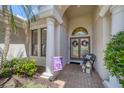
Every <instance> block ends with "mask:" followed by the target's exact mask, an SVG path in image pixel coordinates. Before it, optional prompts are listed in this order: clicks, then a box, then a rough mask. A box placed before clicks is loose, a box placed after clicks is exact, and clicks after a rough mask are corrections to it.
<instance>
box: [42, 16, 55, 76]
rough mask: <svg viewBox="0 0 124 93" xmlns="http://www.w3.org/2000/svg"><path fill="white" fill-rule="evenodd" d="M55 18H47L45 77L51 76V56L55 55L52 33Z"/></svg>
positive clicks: (53, 31)
mask: <svg viewBox="0 0 124 93" xmlns="http://www.w3.org/2000/svg"><path fill="white" fill-rule="evenodd" d="M54 26H55V20H54V19H53V18H47V46H46V72H45V73H44V75H45V76H46V77H50V76H52V72H53V71H52V58H53V56H54V55H55V50H54V41H55V40H54V33H55V27H54Z"/></svg>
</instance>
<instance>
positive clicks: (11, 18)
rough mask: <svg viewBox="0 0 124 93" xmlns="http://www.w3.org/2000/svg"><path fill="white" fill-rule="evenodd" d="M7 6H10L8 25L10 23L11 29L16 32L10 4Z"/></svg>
mask: <svg viewBox="0 0 124 93" xmlns="http://www.w3.org/2000/svg"><path fill="white" fill-rule="evenodd" d="M9 8H10V25H11V28H12V30H13V31H14V32H15V33H16V32H17V25H16V22H15V18H14V15H13V10H12V6H9Z"/></svg>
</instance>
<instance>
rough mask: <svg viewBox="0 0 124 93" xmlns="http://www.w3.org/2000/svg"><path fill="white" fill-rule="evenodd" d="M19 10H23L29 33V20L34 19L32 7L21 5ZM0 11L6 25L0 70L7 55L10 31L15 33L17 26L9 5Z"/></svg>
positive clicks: (3, 6)
mask: <svg viewBox="0 0 124 93" xmlns="http://www.w3.org/2000/svg"><path fill="white" fill-rule="evenodd" d="M21 8H22V9H23V10H24V12H25V15H26V17H27V25H26V26H27V30H28V31H29V29H30V20H31V19H35V16H34V13H33V11H32V7H31V6H27V5H22V6H21ZM2 11H3V12H2V15H3V18H4V19H3V20H4V22H5V23H6V27H5V39H4V51H3V55H2V61H1V63H0V68H1V67H2V65H3V64H4V63H5V62H6V57H7V54H8V50H9V45H10V39H11V38H10V37H11V31H15V32H16V31H17V26H16V22H15V17H14V13H13V9H12V6H11V5H10V6H9V5H2ZM20 12H21V11H20Z"/></svg>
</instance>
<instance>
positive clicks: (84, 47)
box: [70, 37, 90, 60]
mask: <svg viewBox="0 0 124 93" xmlns="http://www.w3.org/2000/svg"><path fill="white" fill-rule="evenodd" d="M89 52H90V37H72V38H70V59H71V60H81V58H82V56H83V55H84V54H86V53H89Z"/></svg>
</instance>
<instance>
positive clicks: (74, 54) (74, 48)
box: [71, 38, 79, 59]
mask: <svg viewBox="0 0 124 93" xmlns="http://www.w3.org/2000/svg"><path fill="white" fill-rule="evenodd" d="M78 51H79V40H78V39H76V38H73V39H71V58H75V59H78V58H79V55H78Z"/></svg>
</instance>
